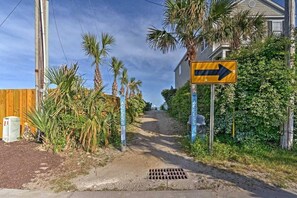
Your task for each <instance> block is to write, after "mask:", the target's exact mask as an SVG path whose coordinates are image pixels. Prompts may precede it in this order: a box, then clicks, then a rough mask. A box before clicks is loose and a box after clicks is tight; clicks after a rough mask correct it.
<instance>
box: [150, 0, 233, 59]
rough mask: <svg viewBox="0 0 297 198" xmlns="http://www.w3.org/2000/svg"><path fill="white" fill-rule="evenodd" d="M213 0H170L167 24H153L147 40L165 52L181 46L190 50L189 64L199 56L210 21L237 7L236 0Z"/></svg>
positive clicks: (166, 8)
mask: <svg viewBox="0 0 297 198" xmlns="http://www.w3.org/2000/svg"><path fill="white" fill-rule="evenodd" d="M211 2H212V3H211V4H210V5H208V4H207V1H205V0H191V1H188V0H166V2H165V11H164V19H163V24H164V26H163V28H162V29H157V28H155V27H150V28H149V31H148V34H147V41H148V42H149V44H150V46H151V47H152V48H153V49H159V50H161V51H162V52H163V53H166V52H168V51H169V50H175V49H176V47H177V46H181V47H184V48H186V50H187V53H186V55H187V58H188V60H189V64H190V62H191V61H194V60H196V54H197V53H196V52H197V47H198V45H199V43H200V42H201V41H202V39H203V38H204V35H205V34H204V31H205V30H206V29H207V28H209V24H216V23H219V22H220V21H221V20H222V19H223V18H224V17H227V16H228V15H229V14H230V13H231V11H232V9H233V1H232V0H213V1H211Z"/></svg>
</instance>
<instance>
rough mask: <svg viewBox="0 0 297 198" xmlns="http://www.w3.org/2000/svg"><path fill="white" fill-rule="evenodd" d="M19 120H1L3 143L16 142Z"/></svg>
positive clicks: (18, 132)
mask: <svg viewBox="0 0 297 198" xmlns="http://www.w3.org/2000/svg"><path fill="white" fill-rule="evenodd" d="M20 124H21V123H20V118H19V117H15V116H9V117H5V118H3V137H2V140H3V141H4V142H14V141H18V139H19V137H20Z"/></svg>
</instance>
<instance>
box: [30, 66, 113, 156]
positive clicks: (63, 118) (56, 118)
mask: <svg viewBox="0 0 297 198" xmlns="http://www.w3.org/2000/svg"><path fill="white" fill-rule="evenodd" d="M77 70H78V66H77V64H74V65H73V66H72V67H70V68H68V67H67V66H63V67H60V68H51V69H49V71H48V73H47V77H48V79H49V82H50V84H51V85H54V86H55V88H54V89H52V90H50V91H49V93H48V94H47V95H46V97H45V98H44V100H43V103H42V109H41V110H39V111H38V110H37V111H32V112H31V113H29V115H28V116H29V119H30V121H31V123H32V124H33V125H34V126H35V127H36V128H38V129H40V130H41V131H42V132H44V134H45V136H44V142H45V143H47V144H48V145H50V146H52V147H53V149H54V150H55V151H60V150H62V149H65V148H68V147H70V146H71V144H72V143H75V144H78V145H81V146H82V147H83V148H84V149H85V150H87V151H91V152H93V151H95V150H96V148H97V147H98V145H107V144H108V143H109V138H110V136H111V134H112V133H117V131H116V127H115V123H116V121H114V120H112V119H114V117H111V116H109V114H110V112H113V113H115V114H117V113H118V112H115V110H114V109H113V108H114V107H113V105H112V104H109V103H108V102H106V99H105V97H106V96H105V95H104V94H103V92H102V89H103V88H101V89H98V90H88V89H86V88H84V86H83V80H82V78H81V77H80V76H78V75H77Z"/></svg>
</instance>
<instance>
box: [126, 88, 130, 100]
mask: <svg viewBox="0 0 297 198" xmlns="http://www.w3.org/2000/svg"><path fill="white" fill-rule="evenodd" d="M128 96H129V88H128V87H127V89H126V99H127V98H128Z"/></svg>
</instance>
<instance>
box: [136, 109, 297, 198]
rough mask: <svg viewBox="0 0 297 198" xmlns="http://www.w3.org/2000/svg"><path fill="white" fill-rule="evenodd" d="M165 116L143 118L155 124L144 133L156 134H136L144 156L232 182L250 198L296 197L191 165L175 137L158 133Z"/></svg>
mask: <svg viewBox="0 0 297 198" xmlns="http://www.w3.org/2000/svg"><path fill="white" fill-rule="evenodd" d="M164 116H165V117H166V115H165V113H164V112H158V111H150V112H147V114H146V115H145V117H144V118H151V119H155V120H153V121H152V122H153V124H152V123H145V122H144V123H143V124H142V126H141V128H142V129H143V130H146V131H151V132H154V133H156V134H157V133H158V134H159V135H155V136H145V135H142V134H137V136H138V137H139V139H141V141H137V142H136V143H135V144H137V146H138V147H140V148H145V149H146V150H149V152H146V154H147V155H152V156H155V157H157V158H162V159H163V160H164V161H166V162H167V163H169V164H172V165H176V166H179V167H181V168H183V169H187V170H190V171H192V172H194V173H199V174H206V175H209V176H211V177H212V178H213V179H220V180H225V181H228V182H231V183H233V184H234V185H236V186H238V187H240V188H242V189H244V190H246V191H249V192H250V193H252V196H255V197H288V198H290V197H292V198H293V197H294V198H296V197H297V195H296V194H293V193H290V192H288V191H285V190H282V189H280V188H277V187H275V186H272V185H270V184H267V183H265V182H263V181H261V180H259V179H256V178H251V177H247V176H244V175H241V174H238V173H233V172H229V171H226V170H223V169H219V168H216V167H212V166H209V165H206V164H203V163H201V162H194V161H192V160H191V159H189V158H188V157H187V156H186V155H185V154H183V152H182V151H181V146H180V145H179V144H178V143H177V138H176V136H174V135H175V134H176V133H175V134H172V135H169V134H168V131H165V132H164V131H162V130H160V128H162V127H161V125H162V124H163V123H162V120H161V119H159V118H161V117H164ZM166 119H167V118H166ZM168 119H169V118H168ZM164 124H165V123H164ZM167 130H170V127H167ZM172 130H174V129H172ZM164 134H165V135H164ZM164 147H166V148H167V149H160V148H164Z"/></svg>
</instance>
